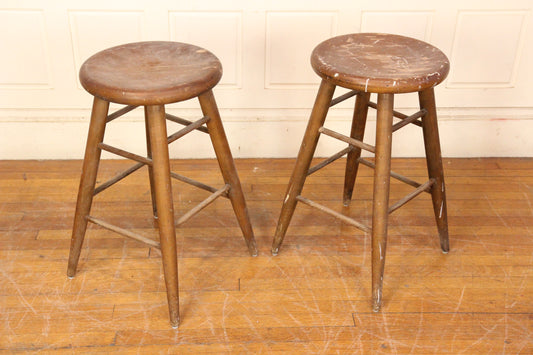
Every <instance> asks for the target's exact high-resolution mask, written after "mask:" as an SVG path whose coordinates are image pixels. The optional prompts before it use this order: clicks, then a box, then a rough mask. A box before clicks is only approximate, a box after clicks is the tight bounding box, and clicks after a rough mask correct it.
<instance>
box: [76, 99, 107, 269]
mask: <svg viewBox="0 0 533 355" xmlns="http://www.w3.org/2000/svg"><path fill="white" fill-rule="evenodd" d="M108 110H109V102H107V101H105V100H102V99H99V98H96V97H95V98H94V101H93V108H92V112H91V123H90V125H89V134H88V136H87V145H86V148H85V157H84V159H83V169H82V173H81V179H80V186H79V189H78V200H77V202H76V212H75V213H74V224H73V226H72V238H71V241H70V253H69V257H68V268H67V276H68V277H70V278H72V277H74V275H75V274H76V268H77V266H78V261H79V259H80V253H81V247H82V245H83V240H84V238H85V232H86V231H87V219H86V217H87V216H88V215H89V212H90V210H91V204H92V202H93V194H94V187H95V185H96V175H97V173H98V165H99V163H100V153H101V149H100V148H98V144H99V143H101V142H102V141H103V139H104V132H105V124H106V117H107V112H108Z"/></svg>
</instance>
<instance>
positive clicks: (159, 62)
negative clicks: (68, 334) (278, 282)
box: [67, 42, 257, 327]
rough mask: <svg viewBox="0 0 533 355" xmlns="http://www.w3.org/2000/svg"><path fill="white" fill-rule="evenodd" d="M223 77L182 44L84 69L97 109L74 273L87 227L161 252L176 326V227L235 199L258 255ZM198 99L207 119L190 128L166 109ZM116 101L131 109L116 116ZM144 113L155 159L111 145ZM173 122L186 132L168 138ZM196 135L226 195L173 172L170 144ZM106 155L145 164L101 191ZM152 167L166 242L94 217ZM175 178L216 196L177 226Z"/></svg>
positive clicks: (117, 54)
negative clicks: (97, 201)
mask: <svg viewBox="0 0 533 355" xmlns="http://www.w3.org/2000/svg"><path fill="white" fill-rule="evenodd" d="M221 77H222V66H221V64H220V62H219V60H218V59H217V58H216V57H215V56H214V55H213V54H212V53H210V52H208V51H207V50H205V49H203V48H200V47H196V46H193V45H189V44H184V43H176V42H140V43H131V44H126V45H122V46H118V47H113V48H110V49H107V50H104V51H102V52H99V53H97V54H95V55H94V56H92V57H91V58H89V59H88V60H87V61H86V62H85V63H84V64H83V66H82V67H81V70H80V80H81V84H82V85H83V87H84V88H85V89H86V90H87V91H88V92H89V93H91V94H92V95H93V96H94V103H93V108H92V114H91V123H90V127H89V135H88V139H87V147H86V150H85V158H84V162H83V171H82V175H81V181H80V188H79V191H78V201H77V205H76V213H75V217H74V226H73V229H72V240H71V246H70V255H69V262H68V272H67V274H68V276H69V277H73V276H74V274H75V273H76V267H77V264H78V260H79V257H80V252H81V247H82V244H83V239H84V236H85V232H86V229H87V222H92V223H95V224H97V225H100V226H102V227H104V228H107V229H110V230H112V231H115V232H118V233H120V234H122V235H124V236H127V237H130V238H133V239H136V240H138V241H141V242H144V243H147V244H148V245H150V246H152V247H156V248H160V249H161V254H162V259H163V271H164V274H165V284H166V289H167V299H168V307H169V313H170V323H171V325H172V326H173V327H177V326H178V323H179V297H178V269H177V267H178V265H177V252H176V231H175V225H177V226H179V225H180V224H182V223H184V222H185V221H186V220H188V219H189V218H190V217H192V216H193V215H194V214H196V213H197V212H199V211H200V210H201V209H202V208H204V207H206V206H207V205H208V204H209V203H211V202H213V201H214V200H215V199H216V198H217V197H220V196H224V197H227V198H229V199H230V201H231V204H232V206H233V209H234V211H235V215H236V216H237V220H238V222H239V225H240V227H241V230H242V232H243V235H244V239H245V241H246V244H247V246H248V250H249V252H250V254H251V255H252V256H255V255H257V248H256V244H255V239H254V235H253V231H252V226H251V224H250V217H249V215H248V210H247V207H246V203H245V200H244V195H243V192H242V188H241V184H240V181H239V177H238V176H237V171H236V169H235V165H234V162H233V158H232V155H231V151H230V149H229V146H228V142H227V140H226V135H225V133H224V129H223V127H222V122H221V119H220V115H219V112H218V108H217V105H216V103H215V99H214V96H213V93H212V91H211V89H212V88H213V87H214V86H215V85H216V84H217V83H218V81H219V80H220V78H221ZM194 97H198V100H199V101H200V106H201V109H202V112H203V115H204V117H203V118H201V119H199V120H197V121H195V122H190V121H187V120H185V119H183V118H179V117H176V116H173V115H170V114H167V113H165V106H164V105H165V104H170V103H173V102H178V101H184V100H188V99H191V98H194ZM110 102H114V103H119V104H124V105H127V106H126V107H124V108H122V109H120V110H118V111H117V112H115V113H112V114H110V115H108V109H109V103H110ZM137 106H143V107H144V114H145V122H146V140H147V157H143V156H139V155H136V154H133V153H130V152H127V151H124V150H122V149H120V148H117V147H113V146H110V145H107V144H105V143H103V138H104V130H105V126H106V124H107V123H109V122H110V121H112V120H114V119H116V118H117V117H119V116H121V115H123V114H125V113H127V112H129V111H131V110H133V109H134V108H135V107H137ZM167 119H168V120H170V121H174V122H177V123H180V124H182V125H184V126H185V127H184V128H183V129H181V130H180V131H178V132H176V133H174V134H172V135H170V136H168V137H167V128H166V120H167ZM204 124H205V125H204ZM206 126H207V127H206ZM193 130H198V131H201V132H205V133H208V134H209V137H210V138H211V142H212V144H213V147H214V150H215V154H216V157H217V159H218V163H219V166H220V169H221V171H222V176H223V178H224V181H225V185H224V186H223V187H222V188H220V189H217V188H214V187H211V186H207V185H205V184H203V183H201V182H198V181H195V180H192V179H189V178H187V177H184V176H181V175H178V174H176V173H173V172H170V165H169V153H168V144H170V143H171V142H174V141H175V140H177V139H178V138H180V137H182V136H184V135H185V134H187V133H189V132H191V131H193ZM102 149H103V150H106V151H109V152H111V153H115V154H118V155H120V156H123V157H125V158H129V159H133V160H135V161H137V162H138V163H137V164H135V165H133V166H132V167H131V168H130V169H128V170H126V171H125V172H123V173H121V174H119V175H117V176H116V177H114V178H113V179H111V180H109V181H107V182H105V183H103V184H101V185H100V186H98V187H96V188H95V184H96V176H97V172H98V164H99V161H100V153H101V150H102ZM144 165H147V166H148V171H149V177H150V185H151V191H152V205H153V210H154V216H155V217H156V218H157V221H158V227H159V236H160V242H157V241H154V240H151V239H149V238H146V237H144V236H142V235H138V234H135V233H133V232H131V231H129V230H126V229H123V228H121V227H118V226H114V225H111V224H109V223H108V222H105V221H104V220H101V219H99V218H96V217H93V216H91V215H90V214H89V213H90V210H91V205H92V200H93V196H94V195H96V194H97V193H99V192H101V191H103V190H104V189H106V188H108V187H109V186H111V185H113V184H114V183H116V182H118V181H120V180H121V179H123V178H124V177H126V176H128V175H129V174H131V173H133V172H134V171H136V170H138V169H140V168H141V167H143V166H144ZM171 177H172V178H176V179H178V180H181V181H183V182H186V183H189V184H192V185H194V186H196V187H199V188H201V189H204V190H207V191H210V192H211V193H212V195H210V197H208V198H207V199H206V200H204V201H203V202H201V203H200V204H199V205H197V206H196V207H194V208H193V209H192V210H191V211H189V212H188V213H186V214H184V215H183V216H182V217H181V218H179V219H178V220H177V221H176V222H175V221H174V209H173V203H172V188H171Z"/></svg>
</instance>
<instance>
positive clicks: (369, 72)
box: [311, 33, 450, 94]
mask: <svg viewBox="0 0 533 355" xmlns="http://www.w3.org/2000/svg"><path fill="white" fill-rule="evenodd" d="M311 66H312V67H313V69H314V71H315V72H316V73H317V74H318V75H319V76H320V77H322V78H324V79H326V80H328V81H329V82H331V83H333V84H335V85H338V86H342V87H345V88H349V89H353V90H357V91H359V92H373V93H389V94H399V93H407V92H415V91H422V90H426V89H430V88H432V87H434V86H435V85H437V84H439V83H440V82H442V81H443V80H444V79H445V78H446V76H447V75H448V71H449V69H450V63H449V62H448V58H446V56H445V55H444V53H442V52H441V51H440V50H439V49H437V48H435V47H433V46H432V45H430V44H428V43H425V42H422V41H419V40H416V39H414V38H409V37H403V36H397V35H390V34H380V33H359V34H357V35H344V36H338V37H334V38H332V39H329V40H327V41H324V42H322V43H320V44H319V45H318V46H317V47H316V48H315V49H314V51H313V54H312V55H311Z"/></svg>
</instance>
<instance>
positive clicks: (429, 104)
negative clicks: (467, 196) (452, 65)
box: [418, 89, 450, 253]
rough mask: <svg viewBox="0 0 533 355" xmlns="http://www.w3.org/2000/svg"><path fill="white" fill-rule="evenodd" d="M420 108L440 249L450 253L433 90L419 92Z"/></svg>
mask: <svg viewBox="0 0 533 355" xmlns="http://www.w3.org/2000/svg"><path fill="white" fill-rule="evenodd" d="M418 95H419V99H420V108H425V109H426V110H427V114H426V115H425V116H424V117H422V130H423V132H424V146H425V148H426V161H427V167H428V175H429V178H430V179H431V178H433V179H435V184H433V186H432V188H431V198H432V200H433V211H434V213H435V219H436V220H437V228H438V230H439V238H440V247H441V249H442V251H443V252H444V253H448V251H450V244H449V239H448V214H447V210H446V191H445V188H444V172H443V168H442V157H441V151H440V141H439V128H438V124H437V109H436V107H435V93H434V91H433V89H428V90H424V91H420V92H419V93H418Z"/></svg>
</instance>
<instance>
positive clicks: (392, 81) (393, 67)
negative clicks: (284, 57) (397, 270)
mask: <svg viewBox="0 0 533 355" xmlns="http://www.w3.org/2000/svg"><path fill="white" fill-rule="evenodd" d="M311 65H312V67H313V69H314V71H315V72H316V73H317V74H318V75H319V76H320V77H321V78H322V82H321V84H320V88H319V91H318V94H317V98H316V101H315V104H314V106H313V110H312V112H311V117H310V119H309V123H308V126H307V129H306V132H305V135H304V139H303V142H302V145H301V147H300V151H299V153H298V157H297V160H296V166H295V168H294V170H293V174H292V176H291V179H290V181H289V186H288V189H287V194H286V196H285V200H284V203H283V206H282V209H281V214H280V218H279V221H278V225H277V228H276V232H275V236H274V240H273V243H272V253H273V254H274V255H276V254H277V253H278V251H279V248H280V246H281V243H282V242H283V239H284V237H285V234H286V232H287V228H288V226H289V224H290V221H291V218H292V215H293V213H294V209H295V207H296V204H297V202H303V203H305V204H307V205H309V206H312V207H316V208H318V209H320V210H321V211H323V212H326V213H329V214H331V215H333V216H335V217H337V218H339V219H341V220H342V221H344V222H345V223H349V224H351V225H353V226H355V227H357V228H359V229H361V230H363V231H365V232H368V233H372V293H373V308H374V311H378V310H379V309H380V307H381V304H382V287H383V271H384V266H385V251H386V246H387V221H388V215H389V213H392V212H393V211H395V210H396V209H398V208H400V207H401V206H403V205H404V204H405V203H407V202H408V201H410V200H411V199H413V198H414V197H416V196H417V195H419V194H420V193H422V192H429V193H430V194H431V196H432V201H433V210H434V214H435V218H436V222H437V227H438V231H439V237H440V244H441V248H442V251H443V252H445V253H447V252H448V251H449V242H448V222H447V213H446V197H445V185H444V174H443V169H442V159H441V151H440V142H439V134H438V126H437V113H436V108H435V99H434V92H433V87H434V86H435V85H437V84H439V83H440V82H442V81H443V80H444V79H445V78H446V75H447V74H448V71H449V61H448V59H447V58H446V56H445V55H444V54H443V53H442V52H441V51H440V50H439V49H437V48H435V47H433V46H432V45H430V44H428V43H425V42H422V41H419V40H416V39H413V38H408V37H403V36H397V35H391V34H376V33H359V34H349V35H344V36H338V37H334V38H331V39H328V40H326V41H324V42H322V43H320V44H319V45H318V46H317V47H316V48H315V49H314V51H313V53H312V55H311ZM336 86H342V87H344V88H348V89H351V91H350V92H348V93H346V94H343V95H341V96H339V97H337V98H335V99H333V94H334V91H335V87H336ZM410 92H417V93H418V95H419V101H420V111H418V112H416V113H414V114H411V115H406V114H403V113H400V112H397V111H395V110H394V109H393V102H394V95H395V94H400V93H410ZM371 93H377V94H378V100H377V104H376V103H373V102H371V101H370V95H371ZM352 96H356V100H355V108H354V114H353V120H352V128H351V132H350V136H346V135H343V134H340V133H338V132H334V131H332V130H330V129H328V128H326V127H324V122H325V119H326V115H327V112H328V109H329V107H331V106H333V105H335V104H338V103H339V102H342V101H344V100H346V99H348V98H350V97H352ZM369 107H372V108H376V109H377V122H376V142H375V145H371V144H368V143H365V142H363V138H364V132H365V125H366V118H367V112H368V108H369ZM393 117H397V118H399V119H400V120H399V122H397V123H395V124H393ZM408 124H415V125H418V126H421V127H422V131H423V136H424V144H425V151H426V160H427V167H428V173H429V180H428V181H426V182H424V183H418V182H416V181H413V180H411V179H409V178H407V177H405V176H402V175H400V174H398V173H395V172H392V171H391V170H390V165H391V144H392V133H393V132H394V131H397V130H398V129H400V128H402V127H404V126H406V125H408ZM320 134H325V135H327V136H330V137H333V138H336V139H339V140H341V141H343V142H345V143H347V144H348V146H347V147H346V148H345V149H343V150H341V151H340V152H338V153H336V154H334V155H332V156H331V157H329V158H327V159H325V160H324V161H323V162H321V163H319V164H318V165H316V166H314V167H310V164H311V159H312V158H313V154H314V152H315V149H316V146H317V143H318V139H319V137H320ZM361 149H364V150H367V151H370V152H372V153H374V154H375V163H372V162H370V161H367V160H365V159H362V158H361ZM345 155H347V159H346V172H345V179H344V194H343V201H344V205H345V206H348V205H349V204H350V200H351V198H352V193H353V189H354V183H355V178H356V175H357V171H358V168H359V164H363V165H366V166H369V167H371V168H374V169H375V170H374V191H373V209H372V225H371V226H368V225H365V224H364V223H362V222H360V221H357V220H355V219H353V218H350V217H348V216H346V215H343V214H341V213H339V212H336V211H334V210H332V209H330V208H328V207H326V206H323V205H321V204H319V203H317V202H314V201H311V200H309V199H307V198H305V197H304V196H302V195H301V192H302V189H303V185H304V183H305V180H306V177H307V176H308V175H311V174H312V173H314V172H316V171H317V170H319V169H321V168H323V167H325V166H327V165H328V164H329V163H331V162H333V161H335V160H337V159H339V158H341V157H343V156H345ZM390 177H393V178H396V179H398V180H400V181H402V182H404V183H407V184H409V185H411V186H413V188H414V190H413V191H412V192H411V193H409V194H408V195H407V196H405V197H404V198H402V199H400V200H399V201H397V202H396V203H394V204H392V205H389V186H390Z"/></svg>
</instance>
